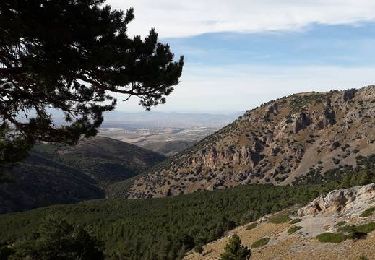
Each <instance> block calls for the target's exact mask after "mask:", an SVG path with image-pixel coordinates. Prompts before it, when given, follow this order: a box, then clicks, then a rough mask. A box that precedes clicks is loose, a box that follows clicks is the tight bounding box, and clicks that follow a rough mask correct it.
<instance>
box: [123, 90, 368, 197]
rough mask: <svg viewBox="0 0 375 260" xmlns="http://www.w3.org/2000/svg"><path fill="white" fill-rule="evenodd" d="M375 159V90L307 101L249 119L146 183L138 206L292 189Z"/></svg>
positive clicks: (138, 191)
mask: <svg viewBox="0 0 375 260" xmlns="http://www.w3.org/2000/svg"><path fill="white" fill-rule="evenodd" d="M374 153H375V86H369V87H365V88H362V89H359V90H355V89H351V90H347V91H331V92H328V93H316V92H312V93H300V94H295V95H292V96H288V97H285V98H281V99H278V100H275V101H271V102H269V103H267V104H263V105H262V106H260V107H258V108H256V109H253V110H251V111H248V112H246V113H245V114H244V115H243V116H241V117H239V118H238V119H237V120H236V121H234V122H233V123H232V124H230V125H228V126H226V127H224V128H223V129H221V130H220V131H218V132H216V133H215V134H213V135H211V136H209V137H207V138H205V139H204V140H202V141H201V142H199V143H198V144H196V145H195V146H194V147H192V148H191V149H189V150H187V151H185V152H183V153H182V154H178V155H177V156H175V157H173V158H171V159H170V160H169V161H168V162H166V163H164V164H162V165H160V166H159V167H158V168H154V169H153V170H152V171H150V172H149V173H148V174H147V175H145V176H142V177H140V178H138V179H137V180H136V181H135V182H134V184H133V185H132V187H131V188H130V190H129V192H128V196H129V197H130V198H145V197H147V198H149V197H163V196H170V195H177V194H183V193H191V192H194V191H197V190H204V189H207V190H213V189H224V188H227V187H232V186H236V185H240V184H248V183H273V184H281V185H283V184H290V183H292V182H293V181H295V180H296V178H298V177H301V176H304V175H306V174H308V173H309V172H310V171H311V170H316V169H318V170H319V172H322V173H324V172H325V171H327V170H329V169H332V168H337V167H343V166H347V165H352V166H355V164H356V160H355V158H356V157H357V156H358V155H363V156H367V155H370V154H374Z"/></svg>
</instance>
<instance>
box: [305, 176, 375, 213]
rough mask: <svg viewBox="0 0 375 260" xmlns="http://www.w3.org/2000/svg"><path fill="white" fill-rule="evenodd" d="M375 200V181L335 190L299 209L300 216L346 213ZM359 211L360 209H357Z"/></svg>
mask: <svg viewBox="0 0 375 260" xmlns="http://www.w3.org/2000/svg"><path fill="white" fill-rule="evenodd" d="M371 201H375V183H371V184H369V185H366V186H357V187H353V188H350V189H342V190H334V191H331V192H330V193H328V194H327V195H326V196H320V197H318V198H316V199H315V200H313V201H312V202H310V203H309V204H308V205H307V206H306V207H303V208H301V209H299V210H298V216H300V217H303V216H307V215H317V214H322V215H328V214H332V213H337V214H345V213H348V212H352V211H353V210H355V209H358V208H361V206H363V205H367V204H368V203H369V202H371ZM357 211H358V210H357Z"/></svg>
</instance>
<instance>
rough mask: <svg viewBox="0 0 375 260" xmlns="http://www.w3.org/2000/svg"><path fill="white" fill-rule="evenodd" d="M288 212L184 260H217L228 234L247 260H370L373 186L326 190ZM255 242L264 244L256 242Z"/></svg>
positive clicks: (246, 227)
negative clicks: (248, 255)
mask: <svg viewBox="0 0 375 260" xmlns="http://www.w3.org/2000/svg"><path fill="white" fill-rule="evenodd" d="M293 211H294V212H297V214H295V213H293ZM293 211H290V212H288V211H284V212H280V213H276V214H274V215H268V216H265V217H262V218H260V219H259V220H258V221H256V222H253V223H251V224H247V225H244V226H240V227H238V228H236V229H234V230H232V231H230V232H228V234H227V236H226V237H223V238H221V239H219V240H217V241H214V242H212V243H209V244H207V245H206V246H204V247H203V248H202V251H201V253H196V252H190V253H189V254H187V255H186V256H185V259H187V260H195V259H196V260H198V259H199V260H204V259H207V260H208V259H210V260H213V259H220V254H222V253H223V252H224V247H225V245H226V244H227V241H228V238H229V237H230V236H231V235H232V234H237V235H238V236H239V237H240V238H241V241H242V244H243V245H244V246H247V247H248V248H251V250H252V256H251V258H252V259H275V258H277V259H373V257H374V255H375V247H374V243H375V232H374V230H375V222H374V221H375V184H374V183H372V184H369V185H366V186H357V187H353V188H350V189H342V190H335V191H332V192H330V193H328V194H327V195H325V196H320V197H318V198H316V199H315V200H313V201H312V202H311V203H309V204H308V205H307V206H305V207H303V208H300V209H298V210H297V211H296V210H293ZM288 215H289V216H288ZM280 216H283V218H281V217H280ZM276 220H277V221H276ZM322 234H323V235H322ZM334 238H335V239H334ZM338 238H340V239H338ZM260 239H263V241H267V242H264V245H261V243H259V242H258V243H256V242H257V241H260ZM265 239H267V240H265Z"/></svg>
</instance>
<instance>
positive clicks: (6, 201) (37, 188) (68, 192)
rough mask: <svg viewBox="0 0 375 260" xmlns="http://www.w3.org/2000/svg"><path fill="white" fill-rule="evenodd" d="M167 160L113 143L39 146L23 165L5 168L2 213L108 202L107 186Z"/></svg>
mask: <svg viewBox="0 0 375 260" xmlns="http://www.w3.org/2000/svg"><path fill="white" fill-rule="evenodd" d="M163 159H164V157H163V156H161V155H159V154H157V153H154V152H151V151H147V150H145V149H142V148H139V147H137V146H135V145H130V144H126V143H123V142H120V141H117V140H112V139H109V138H93V139H88V140H83V141H81V142H80V143H79V144H78V145H76V146H72V147H69V146H63V145H52V144H40V145H37V146H35V147H34V149H33V150H32V151H31V153H30V156H29V157H28V158H27V159H26V160H25V161H24V162H21V163H18V164H16V165H14V166H11V167H7V168H5V169H4V171H5V175H3V177H2V179H3V180H2V181H1V182H0V213H5V212H11V211H20V210H26V209H32V208H36V207H42V206H48V205H51V204H59V203H74V202H78V201H82V200H89V199H98V198H104V197H105V194H106V192H108V191H107V189H108V188H109V184H112V183H114V182H117V181H123V180H126V179H128V178H130V177H133V176H135V175H137V174H139V173H141V172H142V171H143V170H145V169H146V168H147V167H150V166H152V165H154V164H155V163H157V162H160V161H162V160H163Z"/></svg>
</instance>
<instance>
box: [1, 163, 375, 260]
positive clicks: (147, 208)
mask: <svg viewBox="0 0 375 260" xmlns="http://www.w3.org/2000/svg"><path fill="white" fill-rule="evenodd" d="M374 166H375V157H373V158H372V159H369V160H367V163H365V164H363V165H361V166H359V167H357V168H356V169H355V170H354V171H352V172H348V174H346V175H345V176H346V177H345V178H344V179H342V180H341V181H326V182H324V183H321V184H314V185H296V186H285V187H281V186H272V185H263V184H251V185H241V186H238V187H234V188H229V189H226V190H216V191H210V192H208V191H200V192H196V193H193V194H187V195H182V196H174V197H167V198H159V199H146V200H144V199H138V200H112V199H107V200H95V201H87V202H82V203H78V204H73V205H56V206H50V207H47V208H39V209H35V210H31V211H27V212H21V213H10V214H3V215H0V230H1V232H2V233H1V236H0V253H1V251H2V250H5V251H9V250H7V248H8V249H9V248H10V249H12V248H13V247H14V246H17V244H18V243H19V242H22V241H24V240H25V241H29V240H33V239H34V238H35V232H37V231H38V229H39V227H40V226H41V224H42V223H43V222H44V220H45V219H46V218H48V217H51V216H53V217H55V218H57V219H59V220H66V221H68V222H69V223H72V224H74V225H79V226H81V227H84V228H85V229H86V230H87V231H88V232H89V233H90V234H92V235H93V236H95V237H96V238H97V239H99V240H101V241H103V244H104V248H105V255H106V258H107V259H167V260H175V259H180V258H181V257H183V256H184V255H185V253H187V252H188V251H189V250H191V249H193V248H196V250H199V248H200V247H201V246H204V245H205V244H207V243H209V242H211V241H215V240H217V239H219V238H221V237H223V236H225V234H226V232H227V231H228V230H232V229H233V228H235V227H236V226H239V225H244V224H246V223H249V222H252V221H256V220H258V219H262V217H263V216H265V215H268V214H270V213H275V212H278V211H282V210H286V209H289V208H291V207H292V208H298V206H296V205H300V206H301V205H305V204H306V203H307V202H309V201H311V200H313V199H314V198H316V197H318V196H319V194H326V193H327V192H329V191H331V190H334V189H338V188H349V187H352V186H356V185H364V184H368V183H372V182H374V181H375V172H374V170H373V169H374ZM339 194H340V193H339ZM331 197H332V196H331ZM300 206H299V207H300ZM320 207H321V208H323V207H322V206H320ZM286 228H287V227H286V226H282V227H281V228H278V230H280V232H281V231H284V230H285V229H286Z"/></svg>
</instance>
